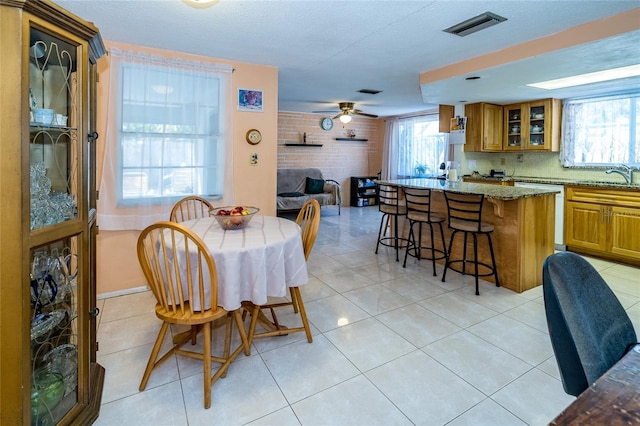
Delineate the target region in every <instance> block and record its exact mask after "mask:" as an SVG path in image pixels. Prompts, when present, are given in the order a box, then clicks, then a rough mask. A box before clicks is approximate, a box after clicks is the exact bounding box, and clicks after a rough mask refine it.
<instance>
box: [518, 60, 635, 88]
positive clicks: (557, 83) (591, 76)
mask: <svg viewBox="0 0 640 426" xmlns="http://www.w3.org/2000/svg"><path fill="white" fill-rule="evenodd" d="M638 76H640V64H638V65H629V66H628V67H622V68H612V69H610V70H604V71H597V72H590V73H587V74H580V75H574V76H571V77H565V78H558V79H555V80H547V81H541V82H539V83H530V84H527V86H530V87H536V88H538V89H545V90H553V89H562V88H565V87H573V86H581V85H583V84H590V83H599V82H602V81H609V80H617V79H620V78H627V77H638Z"/></svg>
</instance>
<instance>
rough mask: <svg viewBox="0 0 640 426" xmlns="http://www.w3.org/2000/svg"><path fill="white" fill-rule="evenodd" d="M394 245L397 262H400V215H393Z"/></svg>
mask: <svg viewBox="0 0 640 426" xmlns="http://www.w3.org/2000/svg"><path fill="white" fill-rule="evenodd" d="M393 243H394V247H395V249H396V262H400V257H399V256H398V215H397V214H396V215H393Z"/></svg>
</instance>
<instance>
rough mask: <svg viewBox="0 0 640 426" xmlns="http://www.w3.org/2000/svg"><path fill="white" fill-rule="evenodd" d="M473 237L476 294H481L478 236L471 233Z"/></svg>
mask: <svg viewBox="0 0 640 426" xmlns="http://www.w3.org/2000/svg"><path fill="white" fill-rule="evenodd" d="M471 236H472V237H473V264H474V266H475V276H476V296H480V291H479V289H478V237H477V236H476V234H471Z"/></svg>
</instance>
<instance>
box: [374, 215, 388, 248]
mask: <svg viewBox="0 0 640 426" xmlns="http://www.w3.org/2000/svg"><path fill="white" fill-rule="evenodd" d="M385 219H388V216H387V215H386V214H383V215H382V218H381V219H380V229H379V230H378V242H377V243H376V254H378V247H380V238H382V225H384V220H385ZM386 233H387V232H386V230H385V234H386Z"/></svg>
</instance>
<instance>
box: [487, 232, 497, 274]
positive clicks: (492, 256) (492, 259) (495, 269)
mask: <svg viewBox="0 0 640 426" xmlns="http://www.w3.org/2000/svg"><path fill="white" fill-rule="evenodd" d="M487 240H488V241H489V252H490V253H491V262H492V263H493V275H494V276H495V277H496V287H500V282H499V281H498V267H497V266H496V258H495V256H494V254H493V244H492V243H491V235H490V234H487Z"/></svg>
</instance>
